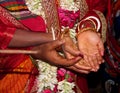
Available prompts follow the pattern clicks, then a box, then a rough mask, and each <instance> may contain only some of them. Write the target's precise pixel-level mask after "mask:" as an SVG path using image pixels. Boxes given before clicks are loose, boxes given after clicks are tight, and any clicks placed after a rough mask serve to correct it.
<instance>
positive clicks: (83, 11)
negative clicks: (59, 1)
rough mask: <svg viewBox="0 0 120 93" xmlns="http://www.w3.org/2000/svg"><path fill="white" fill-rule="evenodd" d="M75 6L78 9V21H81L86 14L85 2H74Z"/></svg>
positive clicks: (86, 6) (79, 0)
mask: <svg viewBox="0 0 120 93" xmlns="http://www.w3.org/2000/svg"><path fill="white" fill-rule="evenodd" d="M76 4H77V5H78V8H79V9H80V19H82V18H83V17H84V16H85V14H86V13H87V12H88V5H87V2H86V0H76Z"/></svg>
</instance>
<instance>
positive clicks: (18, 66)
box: [0, 3, 45, 93]
mask: <svg viewBox="0 0 120 93" xmlns="http://www.w3.org/2000/svg"><path fill="white" fill-rule="evenodd" d="M4 5H5V4H4V3H3V4H1V6H0V42H1V43H0V48H1V49H7V47H8V45H9V43H10V41H11V39H12V37H13V34H14V33H15V30H16V29H17V28H19V29H24V30H28V29H30V30H32V31H43V32H45V25H44V21H43V19H42V18H41V17H37V16H34V15H32V16H31V18H30V16H29V19H27V18H26V19H25V18H24V19H21V20H16V18H15V17H13V15H11V13H10V12H9V11H7V10H6V9H4V8H3V7H4ZM26 12H27V11H26ZM21 18H23V17H21ZM34 22H36V24H37V25H34ZM30 23H31V24H30ZM41 24H42V25H41ZM39 25H41V26H39ZM27 49H29V48H27ZM37 72H38V71H37V69H36V67H35V66H34V65H33V63H32V61H31V59H30V57H29V56H28V55H22V54H12V55H8V54H0V92H1V93H29V91H31V88H32V86H33V85H34V80H35V77H36V75H37V74H38V73H37ZM3 85H4V86H3Z"/></svg>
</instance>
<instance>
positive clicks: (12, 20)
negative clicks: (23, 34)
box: [0, 6, 27, 30]
mask: <svg viewBox="0 0 120 93" xmlns="http://www.w3.org/2000/svg"><path fill="white" fill-rule="evenodd" d="M1 16H5V18H6V19H4V21H5V23H8V24H11V23H12V24H14V25H15V26H16V27H18V28H21V29H26V30H27V28H26V27H25V26H24V25H22V24H21V23H20V22H19V21H17V20H16V19H15V18H14V17H13V16H12V15H11V14H10V13H9V12H8V11H7V10H5V9H4V8H2V7H1V6H0V17H1Z"/></svg>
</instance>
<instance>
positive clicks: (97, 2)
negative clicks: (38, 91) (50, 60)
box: [0, 0, 107, 93]
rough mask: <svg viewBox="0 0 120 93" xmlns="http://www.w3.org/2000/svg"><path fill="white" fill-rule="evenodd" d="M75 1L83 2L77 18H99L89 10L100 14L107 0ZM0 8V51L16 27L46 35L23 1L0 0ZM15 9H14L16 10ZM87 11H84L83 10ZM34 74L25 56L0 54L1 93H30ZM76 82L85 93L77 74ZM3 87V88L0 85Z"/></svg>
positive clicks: (7, 43) (40, 22)
mask: <svg viewBox="0 0 120 93" xmlns="http://www.w3.org/2000/svg"><path fill="white" fill-rule="evenodd" d="M76 1H80V2H82V1H84V2H85V6H84V4H82V3H80V5H81V7H80V11H81V18H80V19H82V18H84V17H87V16H91V15H92V16H96V17H98V18H99V16H98V15H97V14H96V13H95V12H94V11H93V10H98V11H101V12H104V10H105V8H106V5H105V2H106V1H107V0H76ZM0 5H1V6H0V42H1V43H0V48H1V49H7V47H8V45H9V43H10V41H11V39H12V37H13V35H14V33H15V30H16V28H20V29H25V30H28V29H29V30H31V31H42V32H46V25H45V23H44V20H43V19H42V18H41V17H40V16H36V15H34V14H32V13H31V12H30V11H28V9H27V7H26V5H25V3H24V0H12V1H11V0H2V1H0ZM8 5H9V6H8ZM16 6H18V7H17V8H16ZM86 6H87V7H86ZM3 7H5V8H6V9H4V8H3ZM87 9H88V11H84V10H87ZM7 10H9V11H7ZM89 10H90V11H89ZM83 14H84V15H83ZM13 16H14V17H13ZM34 23H35V24H34ZM27 49H28V48H27ZM36 75H37V70H36V68H35V66H34V65H33V64H32V62H31V59H30V58H29V56H27V55H20V54H17V55H7V54H0V92H1V93H30V91H31V90H32V86H33V85H34V84H33V83H34V80H35V76H36ZM76 82H77V83H76V84H77V85H78V87H79V88H80V90H81V91H82V93H88V88H87V81H86V79H85V78H84V77H82V76H81V75H78V77H77V78H76ZM4 84H5V86H3V85H4Z"/></svg>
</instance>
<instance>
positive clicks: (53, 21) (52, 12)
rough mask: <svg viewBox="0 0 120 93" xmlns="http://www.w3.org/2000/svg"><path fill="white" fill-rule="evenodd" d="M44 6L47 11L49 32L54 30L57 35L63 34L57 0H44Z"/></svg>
mask: <svg viewBox="0 0 120 93" xmlns="http://www.w3.org/2000/svg"><path fill="white" fill-rule="evenodd" d="M42 7H43V9H44V12H45V18H46V23H47V28H48V32H49V33H52V32H51V31H52V30H54V32H55V36H56V37H59V36H60V34H61V29H60V24H59V18H58V11H57V5H56V0H42Z"/></svg>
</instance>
